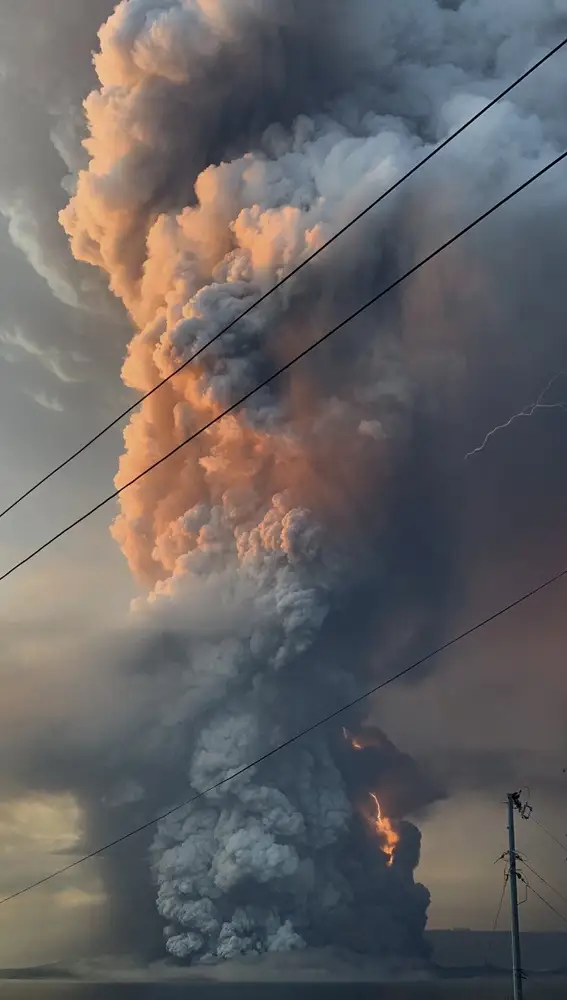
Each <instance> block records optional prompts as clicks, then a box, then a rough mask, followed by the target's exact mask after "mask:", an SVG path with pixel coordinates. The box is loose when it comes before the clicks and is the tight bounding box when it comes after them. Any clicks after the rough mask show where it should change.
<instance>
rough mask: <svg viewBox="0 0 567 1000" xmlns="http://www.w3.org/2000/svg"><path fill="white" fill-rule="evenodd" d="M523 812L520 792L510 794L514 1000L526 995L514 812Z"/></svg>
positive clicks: (510, 872) (509, 859)
mask: <svg viewBox="0 0 567 1000" xmlns="http://www.w3.org/2000/svg"><path fill="white" fill-rule="evenodd" d="M516 809H518V811H520V812H521V809H522V806H521V803H520V795H519V792H513V793H509V794H508V865H509V877H508V882H509V884H510V905H511V909H512V981H513V987H514V993H513V996H514V1000H522V997H523V994H524V989H523V986H524V974H523V972H522V950H521V946H520V917H519V912H518V872H517V867H516V861H517V854H516V832H515V829H514V812H515V810H516Z"/></svg>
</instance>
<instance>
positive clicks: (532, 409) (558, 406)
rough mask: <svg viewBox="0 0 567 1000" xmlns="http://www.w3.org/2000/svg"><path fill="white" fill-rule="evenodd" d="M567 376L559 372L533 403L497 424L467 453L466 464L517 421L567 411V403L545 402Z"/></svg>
mask: <svg viewBox="0 0 567 1000" xmlns="http://www.w3.org/2000/svg"><path fill="white" fill-rule="evenodd" d="M565 374H567V373H566V372H564V371H561V372H557V374H556V375H553V377H552V378H550V380H549V382H548V383H547V385H546V386H545V387H544V388H543V389H542V391H541V392H540V394H539V396H538V397H537V399H536V400H535V401H534V402H533V403H529V404H528V405H527V406H525V407H524V409H523V410H519V411H518V412H517V413H513V414H512V416H511V417H509V418H508V420H506V422H505V423H503V424H497V425H496V427H493V428H492V429H491V430H489V431H488V433H487V434H486V435H485V437H484V440H483V442H482V444H479V445H477V447H476V448H473V449H472V451H467V453H466V455H465V459H464V460H465V462H466V461H467V459H468V458H472V457H473V455H478V454H480V452H481V451H484V449H485V448H486V446H487V444H488V442H489V441H490V439H491V438H493V437H494V435H495V434H498V433H499V431H505V430H507V428H508V427H511V426H512V424H515V423H516V421H517V420H521V419H522V417H533V415H534V413H536V412H537V411H538V410H567V402H558V403H546V402H545V397H546V396H547V394H548V392H549V391H550V389H551V388H552V386H553V385H555V383H556V382H557V381H558V379H560V378H561V377H562V376H564V375H565Z"/></svg>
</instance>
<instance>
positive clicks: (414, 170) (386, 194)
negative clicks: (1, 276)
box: [0, 38, 567, 519]
mask: <svg viewBox="0 0 567 1000" xmlns="http://www.w3.org/2000/svg"><path fill="white" fill-rule="evenodd" d="M565 45H567V38H564V39H563V40H562V41H561V42H559V43H558V44H557V45H555V46H554V48H552V49H550V50H549V52H546V54H545V55H544V56H542V57H541V59H538V60H537V62H535V63H534V64H533V66H530V67H529V69H527V70H526V71H525V72H524V73H522V74H521V76H519V77H518V78H517V79H516V80H514V81H513V83H511V84H509V86H507V87H505V88H504V90H501V91H500V93H499V94H498V95H497V96H496V97H494V98H493V99H492V100H491V101H489V102H488V104H486V105H485V106H484V107H483V108H481V110H480V111H477V112H476V114H474V115H473V116H472V118H469V119H468V120H467V121H466V122H465V123H464V124H463V125H461V126H460V127H459V128H458V129H456V130H455V131H454V132H452V133H451V135H449V136H448V137H447V138H446V139H444V140H443V141H442V142H440V143H438V145H437V146H435V147H434V148H433V149H432V150H431V152H429V153H428V154H427V155H426V156H424V157H423V158H422V159H421V160H420V161H419V162H418V163H416V164H415V166H413V167H412V168H411V170H408V171H407V172H406V173H405V174H403V175H402V176H401V177H400V178H398V180H397V181H395V183H394V184H392V185H391V186H390V187H389V188H387V189H386V191H383V192H382V194H381V195H380V196H379V197H378V198H376V199H375V200H374V201H373V202H372V203H371V204H370V205H367V207H366V208H364V209H363V210H362V211H361V212H359V213H358V215H355V217H354V218H353V219H351V220H350V222H348V223H347V224H346V225H344V226H343V227H342V228H341V229H339V230H338V231H337V232H336V233H335V234H334V235H333V236H331V237H330V239H328V240H327V241H326V242H325V243H323V244H322V245H321V246H320V247H318V249H317V250H315V251H314V252H313V253H312V254H310V255H309V257H306V258H305V260H303V261H302V262H301V263H300V264H298V265H297V266H296V267H294V268H293V270H291V271H290V272H289V273H288V274H286V275H285V276H284V277H283V278H281V279H280V281H278V282H276V284H275V285H272V287H271V288H269V289H268V291H267V292H264V294H263V295H261V296H260V297H259V298H258V299H256V300H255V301H254V302H253V303H252V304H251V305H249V306H248V307H247V308H246V309H244V311H243V312H241V313H239V314H238V316H236V317H235V318H234V319H233V320H231V322H230V323H228V324H227V325H226V326H224V327H222V329H221V330H219V331H218V333H216V334H215V335H214V337H212V338H211V340H209V341H207V343H206V344H203V346H202V347H200V348H199V349H198V350H197V351H195V353H194V354H192V355H191V357H190V358H188V359H187V360H186V361H184V362H183V363H182V364H181V365H179V367H178V368H176V369H175V371H173V372H170V374H169V375H167V376H166V377H165V378H164V379H162V380H161V382H158V383H157V384H156V385H155V386H154V387H153V388H152V389H150V390H149V392H147V393H145V395H143V396H140V398H139V399H137V400H136V402H134V403H132V405H131V406H129V407H127V409H125V410H123V411H122V413H119V414H118V416H117V417H115V418H114V419H113V420H111V421H110V423H108V424H106V425H105V426H104V427H103V428H102V429H101V430H100V431H98V433H97V434H95V435H94V436H93V437H91V438H89V440H88V441H85V443H84V444H83V445H81V447H80V448H77V450H76V451H74V452H73V453H72V454H71V455H69V456H68V457H67V458H66V459H65V460H64V461H63V462H60V464H59V465H57V466H56V467H55V468H54V469H52V470H51V472H48V473H47V474H46V475H45V476H43V477H42V478H41V479H39V480H38V481H37V482H36V483H34V485H33V486H30V488H29V489H28V490H26V491H25V493H22V494H21V495H20V496H19V497H17V498H16V500H14V501H12V503H11V504H9V506H8V507H6V508H5V509H4V510H2V511H0V519H1V518H3V517H5V515H6V514H9V513H10V512H11V511H12V510H14V508H15V507H17V506H18V505H19V504H20V503H22V501H23V500H27V498H28V497H29V496H31V495H32V493H35V491H36V490H38V489H39V488H40V486H44V485H45V483H47V482H48V481H49V480H50V479H52V478H53V476H55V475H57V473H58V472H61V471H62V470H63V469H65V468H66V467H67V466H68V465H70V463H71V462H73V461H74V460H75V459H76V458H78V457H79V455H82V454H83V452H85V451H86V450H87V449H88V448H90V447H92V445H93V444H96V442H97V441H99V440H100V438H102V437H103V436H104V435H105V434H107V433H108V431H110V430H112V429H113V427H116V425H117V424H119V423H120V421H121V420H124V419H125V417H127V416H129V415H130V413H133V411H134V410H135V409H136V408H137V407H138V406H140V405H141V404H142V403H143V402H145V400H146V399H149V398H150V396H153V394H154V393H155V392H157V391H158V389H161V388H162V386H164V385H166V383H167V382H169V381H170V380H171V379H173V378H175V376H176V375H179V373H180V372H182V371H183V370H184V369H185V368H187V366H188V365H190V364H192V363H193V362H194V361H196V359H197V358H198V357H199V356H200V355H201V354H203V352H204V351H206V350H207V349H208V348H209V347H210V346H211V345H212V344H214V343H216V341H217V340H219V339H220V338H221V337H223V336H224V335H225V333H228V331H229V330H232V328H233V327H234V326H235V325H236V324H237V323H239V322H240V320H242V319H244V318H245V317H246V316H248V315H249V313H251V312H252V310H253V309H256V308H257V307H258V306H259V305H261V304H262V303H263V302H265V301H266V299H268V298H269V297H270V296H271V295H273V294H274V293H275V292H277V291H278V290H279V289H280V288H282V287H283V285H285V284H286V282H288V281H290V280H291V278H294V277H295V276H296V275H297V274H299V272H300V271H301V270H303V268H304V267H306V266H307V265H308V264H310V263H311V262H312V261H313V260H315V258H316V257H318V256H319V255H320V254H321V253H323V251H324V250H327V249H328V247H330V246H331V245H332V244H333V243H335V241H336V240H338V239H339V238H340V237H341V236H343V235H344V234H345V233H346V232H348V230H349V229H351V228H352V227H353V226H355V225H356V224H357V223H358V222H360V220H361V219H363V218H364V217H365V216H366V215H368V213H369V212H371V211H372V210H373V209H374V208H376V207H377V206H378V205H379V204H380V203H381V202H382V201H384V200H385V199H386V198H387V197H389V195H391V194H393V192H394V191H396V190H397V189H398V188H399V187H401V185H402V184H405V182H406V181H408V180H409V179H410V177H413V175H414V174H416V173H417V172H418V171H419V170H421V169H422V167H424V166H425V165H426V164H427V163H429V162H430V161H431V160H432V159H433V158H434V157H435V156H437V155H438V153H440V152H441V151H442V150H443V149H445V148H446V147H447V146H448V145H449V144H450V143H451V142H453V141H454V140H455V139H457V138H458V137H459V136H460V135H462V134H463V132H465V131H466V130H467V129H468V128H470V127H471V125H474V123H475V122H477V121H478V120H479V119H480V118H482V117H483V115H485V114H487V112H488V111H490V110H491V109H492V108H493V107H495V105H496V104H498V103H499V102H500V101H501V100H502V99H503V98H504V97H507V96H508V94H510V93H511V92H512V91H513V90H514V89H515V88H516V87H518V86H519V85H520V84H521V83H523V82H524V80H526V79H527V78H528V77H529V76H531V74H532V73H535V71H536V70H537V69H539V68H540V66H543V64H544V63H546V62H547V60H548V59H551V57H552V56H554V55H555V54H556V53H557V52H559V51H560V49H562V48H564V47H565Z"/></svg>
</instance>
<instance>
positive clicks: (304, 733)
mask: <svg viewBox="0 0 567 1000" xmlns="http://www.w3.org/2000/svg"><path fill="white" fill-rule="evenodd" d="M565 576H567V568H566V569H564V570H562V572H561V573H558V574H557V575H556V576H554V577H551V578H550V579H548V580H545V581H544V582H543V583H540V584H539V586H537V587H534V588H533V590H530V591H528V592H527V593H525V594H523V595H522V596H521V597H518V598H517V599H516V600H515V601H512V602H511V603H510V604H507V605H506V606H505V607H503V608H500V609H499V610H498V611H495V612H494V613H493V614H491V615H489V616H488V618H483V619H482V621H479V622H477V623H476V625H471V627H470V628H468V629H466V630H465V631H464V632H461V633H459V635H456V636H453V638H452V639H448V640H447V642H444V643H443V644H442V645H440V646H437V647H436V648H435V649H433V650H431V651H430V652H429V653H426V654H425V656H422V657H420V659H419V660H415V661H414V662H413V663H411V664H410V665H409V666H408V667H405V668H404V669H403V670H400V671H398V673H397V674H394V675H393V676H392V677H389V678H388V679H387V680H385V681H382V682H381V683H380V684H376V685H375V686H374V687H373V688H370V690H369V691H365V692H364V694H361V695H359V696H358V698H354V699H353V700H352V701H349V702H347V703H346V704H345V705H341V706H340V707H339V708H337V709H335V711H334V712H330V713H329V715H326V716H324V718H322V719H318V721H317V722H314V723H312V724H311V725H310V726H307V727H306V728H305V729H302V730H301V731H300V732H298V733H296V734H295V735H294V736H290V737H289V739H287V740H284V742H283V743H279V744H278V745H277V746H275V747H273V748H272V749H271V750H268V751H267V752H266V753H264V754H262V756H260V757H257V758H256V760H253V761H251V762H250V763H249V764H245V765H244V766H243V767H241V768H239V769H238V770H237V771H234V772H233V773H232V774H229V775H227V777H225V778H221V780H220V781H217V782H215V784H214V785H210V786H209V787H208V788H205V789H204V790H203V791H201V792H197V793H196V794H195V795H193V796H191V798H189V799H186V800H185V801H184V802H180V803H179V804H178V805H176V806H173V807H172V808H171V809H168V810H167V811H166V812H164V813H161V815H160V816H154V817H153V818H152V819H150V820H148V821H147V822H146V823H142V824H141V825H140V826H137V827H135V828H134V829H132V830H129V831H127V832H126V833H124V834H122V835H121V836H120V837H117V838H116V839H115V840H111V841H110V842H109V843H107V844H104V845H103V846H102V847H99V848H98V849H97V850H95V851H91V852H90V853H89V854H85V855H83V856H82V857H81V858H77V859H76V860H75V861H73V862H71V864H68V865H65V866H64V867H63V868H59V869H58V870H57V871H55V872H52V873H51V875H46V876H45V877H44V878H41V879H38V880H37V882H32V883H31V884H30V885H27V886H25V887H24V888H23V889H18V890H17V891H16V892H13V893H11V895H9V896H5V897H4V899H0V906H2V905H3V904H4V903H8V902H10V900H12V899H16V898H17V897H18V896H23V895H24V893H27V892H31V890H32V889H37V888H38V887H39V886H41V885H45V883H46V882H51V881H52V880H53V879H55V878H58V877H59V876H60V875H64V874H66V873H67V872H70V871H72V870H73V869H74V868H78V866H79V865H82V864H84V863H85V862H86V861H90V860H92V859H93V858H97V857H99V856H100V855H101V854H104V853H105V852H106V851H108V850H110V849H111V848H112V847H116V846H118V844H122V843H124V841H126V840H129V839H130V838H131V837H135V836H137V834H139V833H143V832H144V831H145V830H149V829H150V828H151V827H152V826H155V825H156V823H160V822H161V821H162V820H165V819H168V817H169V816H173V815H174V813H176V812H179V811H180V810H181V809H185V808H186V807H188V806H190V805H192V804H193V803H194V802H198V801H199V799H202V798H204V797H205V796H206V795H209V793H210V792H214V791H216V790H217V789H218V788H221V787H223V786H224V785H226V784H228V783H229V782H230V781H232V780H233V779H234V778H238V777H240V776H241V775H242V774H246V773H247V772H248V771H251V770H252V768H254V767H257V766H258V765H259V764H262V763H264V761H267V760H269V759H270V758H271V757H274V756H275V755H276V754H277V753H280V751H281V750H285V749H286V748H287V747H289V746H292V745H293V744H294V743H297V742H298V741H299V740H301V739H303V737H304V736H308V735H309V734H310V733H313V732H315V730H317V729H319V728H320V727H321V726H324V725H326V724H327V723H329V722H332V721H333V720H334V719H337V718H338V717H339V716H341V715H343V714H344V713H345V712H348V711H349V710H350V709H351V708H356V706H357V705H360V704H362V702H364V701H366V699H367V698H370V697H371V696H372V695H374V694H378V692H379V691H383V690H384V688H387V687H389V686H390V684H394V683H395V682H396V681H399V680H401V679H402V678H403V677H406V676H407V675H408V674H410V673H412V672H413V671H415V670H417V669H419V667H422V666H423V665H424V664H425V663H428V662H429V661H430V660H432V659H433V658H434V657H436V656H439V655H440V654H441V653H444V652H446V650H448V649H451V648H452V647H453V646H456V645H457V643H459V642H462V641H463V640H464V639H467V638H469V636H471V635H474V633H475V632H478V631H480V630H481V629H483V628H485V627H486V626H487V625H490V624H491V623H492V622H494V621H496V620H497V619H498V618H501V617H502V616H503V615H506V614H508V612H509V611H512V610H513V609H514V608H517V607H519V605H521V604H523V603H524V602H525V601H528V600H529V599H530V598H531V597H534V596H535V595H536V594H538V593H540V591H542V590H544V589H545V588H546V587H549V586H550V585H551V584H552V583H556V582H557V581H558V580H561V579H562V578H563V577H565Z"/></svg>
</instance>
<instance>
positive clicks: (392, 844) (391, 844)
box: [370, 792, 400, 865]
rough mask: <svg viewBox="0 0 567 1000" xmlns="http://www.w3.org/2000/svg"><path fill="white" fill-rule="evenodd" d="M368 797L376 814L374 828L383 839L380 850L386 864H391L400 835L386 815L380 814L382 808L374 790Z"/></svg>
mask: <svg viewBox="0 0 567 1000" xmlns="http://www.w3.org/2000/svg"><path fill="white" fill-rule="evenodd" d="M370 798H371V799H372V801H373V802H374V805H375V806H376V815H375V816H374V817H373V823H374V829H375V830H376V833H377V834H378V836H379V837H380V838H381V840H382V841H383V847H382V850H383V851H384V854H386V855H387V857H388V865H391V864H392V862H393V860H394V855H395V853H396V847H397V846H398V843H399V840H400V837H399V834H397V833H396V831H395V830H394V828H393V826H392V824H391V822H390V820H389V819H388V817H387V816H383V815H382V809H381V808H380V803H379V801H378V796H377V795H375V794H374V792H371V793H370Z"/></svg>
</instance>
